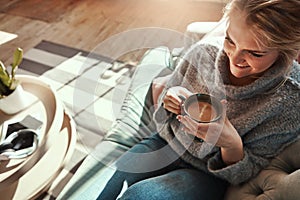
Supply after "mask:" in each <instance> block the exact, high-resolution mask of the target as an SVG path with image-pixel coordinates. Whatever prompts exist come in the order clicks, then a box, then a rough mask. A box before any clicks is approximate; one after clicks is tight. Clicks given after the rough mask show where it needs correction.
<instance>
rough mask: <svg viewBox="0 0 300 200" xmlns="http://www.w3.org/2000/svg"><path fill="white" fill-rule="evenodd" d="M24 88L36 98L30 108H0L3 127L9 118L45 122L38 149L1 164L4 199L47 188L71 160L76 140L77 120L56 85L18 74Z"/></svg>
mask: <svg viewBox="0 0 300 200" xmlns="http://www.w3.org/2000/svg"><path fill="white" fill-rule="evenodd" d="M18 79H19V80H20V81H21V85H22V87H23V89H24V90H25V91H26V92H28V93H30V94H31V95H33V96H35V97H36V100H35V101H34V102H33V103H32V105H30V106H29V107H28V108H27V109H25V110H23V111H21V112H19V113H17V114H15V115H7V114H5V113H3V112H1V111H0V124H1V126H0V130H1V129H3V127H4V125H5V123H6V122H8V121H18V120H21V119H24V118H25V117H26V116H28V115H30V116H31V117H34V118H37V119H38V120H39V121H42V125H41V127H40V129H39V145H38V149H37V150H36V151H35V152H34V153H33V154H32V155H30V156H28V157H26V158H23V159H11V160H8V161H1V163H0V192H1V194H5V195H4V196H3V195H2V196H1V199H30V198H34V197H36V196H37V195H39V194H40V193H41V192H43V191H44V190H46V189H47V187H48V186H49V185H50V184H51V182H52V181H53V180H54V178H55V177H56V176H57V175H58V173H59V172H60V171H61V169H62V168H63V166H64V164H65V163H66V162H67V161H68V160H69V159H70V156H71V155H72V153H73V151H74V148H75V143H76V130H75V123H74V121H73V119H72V118H71V117H70V115H69V114H68V113H67V112H66V110H65V109H64V106H63V104H62V103H61V102H60V101H59V100H58V98H57V96H56V93H55V92H54V90H52V88H51V87H50V86H49V85H47V84H46V83H44V82H43V81H41V80H40V79H39V78H36V77H32V76H28V75H22V76H18Z"/></svg>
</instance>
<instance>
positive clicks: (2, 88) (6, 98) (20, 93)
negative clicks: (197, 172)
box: [0, 48, 28, 114]
mask: <svg viewBox="0 0 300 200" xmlns="http://www.w3.org/2000/svg"><path fill="white" fill-rule="evenodd" d="M22 59H23V50H22V49H21V48H17V49H16V50H15V52H14V55H13V62H12V64H11V70H10V72H9V70H8V69H7V68H6V67H5V65H4V64H3V63H2V62H1V61H0V110H2V111H3V112H5V113H6V114H14V113H17V112H19V111H21V110H23V109H24V108H26V107H27V106H28V103H27V101H28V100H27V97H26V95H25V91H24V90H23V88H22V85H21V84H20V82H19V80H18V79H17V78H16V77H15V75H16V70H17V69H18V66H19V65H20V63H21V62H22Z"/></svg>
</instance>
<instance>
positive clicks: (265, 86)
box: [216, 51, 285, 99]
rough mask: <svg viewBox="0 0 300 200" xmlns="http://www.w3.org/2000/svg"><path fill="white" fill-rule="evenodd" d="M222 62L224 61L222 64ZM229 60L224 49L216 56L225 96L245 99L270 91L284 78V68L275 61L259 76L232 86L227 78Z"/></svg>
mask: <svg viewBox="0 0 300 200" xmlns="http://www.w3.org/2000/svg"><path fill="white" fill-rule="evenodd" d="M224 63H226V64H225V65H224ZM228 66H229V60H228V57H227V55H226V54H225V52H224V51H221V52H220V54H219V56H218V57H217V62H216V67H217V68H218V69H219V71H220V74H221V77H222V79H223V82H224V86H225V90H226V95H227V98H231V99H247V98H251V97H253V96H256V95H260V94H265V93H270V92H272V91H273V90H274V89H275V88H276V87H277V86H278V85H280V84H281V83H282V82H283V81H284V80H285V68H284V67H282V66H279V64H278V63H275V64H274V65H273V66H272V67H270V68H269V69H268V70H267V71H266V72H265V73H264V74H263V75H262V76H261V77H260V78H258V79H256V80H255V81H254V82H252V83H250V84H248V85H245V86H234V85H231V84H230V80H229V68H228Z"/></svg>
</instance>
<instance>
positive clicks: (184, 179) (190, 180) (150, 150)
mask: <svg viewBox="0 0 300 200" xmlns="http://www.w3.org/2000/svg"><path fill="white" fill-rule="evenodd" d="M149 154H150V156H149ZM115 166H116V168H117V170H116V172H115V173H114V175H113V176H112V177H111V179H110V180H109V182H108V183H107V185H106V187H105V188H104V189H103V191H101V193H100V195H99V196H98V199H99V200H109V199H116V198H117V197H118V195H119V194H120V193H121V191H122V193H123V192H124V193H123V195H122V196H121V197H120V199H130V200H134V199H139V200H140V199H143V200H152V199H153V200H154V199H155V200H158V199H164V200H166V199H172V200H176V199H185V200H188V199H198V200H206V199H207V200H214V199H223V196H224V194H225V191H226V188H227V186H228V183H227V182H226V181H223V180H221V179H218V178H216V177H214V176H212V175H210V174H207V173H205V172H202V171H199V170H197V169H194V168H193V167H191V166H190V165H188V164H187V163H185V162H183V161H182V160H181V159H180V158H179V157H178V155H177V154H176V153H175V152H174V151H173V150H172V149H171V148H170V147H169V146H168V145H167V143H166V142H165V141H164V140H163V139H162V138H160V137H159V136H158V134H155V135H153V136H151V137H148V138H145V139H144V140H143V141H141V142H140V143H138V144H136V145H135V146H134V147H133V148H132V149H130V151H128V152H127V153H125V154H124V155H123V156H122V157H120V159H119V160H118V161H117V162H116V165H115ZM136 172H137V173H136ZM124 185H125V186H128V188H125V189H126V190H125V191H124V188H123V186H124Z"/></svg>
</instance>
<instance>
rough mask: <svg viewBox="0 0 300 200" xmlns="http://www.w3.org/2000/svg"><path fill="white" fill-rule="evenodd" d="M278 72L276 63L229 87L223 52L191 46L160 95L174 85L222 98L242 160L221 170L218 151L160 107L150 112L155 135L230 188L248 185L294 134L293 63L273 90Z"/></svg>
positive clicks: (298, 81)
mask: <svg viewBox="0 0 300 200" xmlns="http://www.w3.org/2000/svg"><path fill="white" fill-rule="evenodd" d="M284 69H285V67H283V66H280V63H279V62H278V63H275V64H274V66H272V67H271V68H270V69H268V70H267V71H266V72H265V73H264V75H263V76H262V77H260V78H259V79H257V80H256V81H254V82H253V83H251V84H249V85H246V86H233V85H230V82H229V79H228V76H227V75H228V58H227V56H226V54H225V53H224V52H223V50H222V49H219V48H217V47H214V46H211V45H195V46H194V47H193V48H191V50H190V51H189V52H187V54H186V56H185V57H184V59H183V61H182V62H181V63H179V65H178V67H177V68H176V70H175V71H174V73H173V76H172V78H171V80H170V81H169V82H168V84H167V87H166V90H165V91H164V92H163V93H162V96H163V95H164V93H165V92H166V91H167V89H168V88H170V87H172V86H176V85H180V86H183V87H186V88H187V89H189V90H190V91H192V92H194V93H196V92H202V93H203V92H204V93H210V94H212V95H214V96H217V97H219V98H226V100H227V102H228V103H227V109H226V115H227V117H228V119H229V120H230V122H231V123H232V124H233V126H234V127H235V128H236V130H237V131H238V133H239V134H240V136H241V138H242V140H243V144H244V158H243V159H242V160H241V161H239V162H237V163H235V164H233V165H230V166H225V165H224V163H223V161H222V159H221V154H220V148H218V147H211V148H209V147H210V145H208V144H207V143H205V142H201V141H199V140H194V137H193V136H191V135H190V134H187V133H185V132H183V131H182V130H181V127H180V123H179V122H178V120H176V119H175V118H174V117H173V118H172V117H170V115H169V113H168V112H167V111H166V110H165V109H164V108H163V107H162V106H160V107H159V108H158V109H157V110H156V112H155V113H154V119H155V121H156V124H157V127H158V129H159V130H158V131H159V134H160V136H161V137H162V138H164V139H165V140H166V141H167V142H168V143H169V145H170V146H171V147H172V148H173V149H174V150H175V151H176V152H177V153H178V154H179V155H180V156H181V158H182V159H183V160H185V161H186V162H187V163H190V164H191V165H193V166H194V167H196V168H198V169H200V170H204V171H206V172H208V173H211V174H214V175H215V176H217V177H220V178H222V179H225V180H227V181H228V182H230V183H232V184H239V183H242V182H245V181H247V180H249V179H250V178H252V177H254V176H256V175H257V174H258V172H259V171H260V170H262V169H263V168H265V167H266V166H267V165H268V164H269V162H270V159H271V158H273V157H275V156H277V155H278V154H279V153H280V152H281V151H282V150H283V149H284V148H285V147H286V146H287V145H289V144H291V143H293V142H294V141H296V140H297V139H298V138H299V135H300V112H299V111H300V66H299V65H298V64H297V63H296V62H294V63H293V66H292V68H291V73H290V74H289V75H288V77H287V78H288V79H287V81H286V82H285V83H284V84H283V85H282V86H281V87H277V86H278V85H279V84H280V83H282V80H283V79H284V77H286V75H285V72H284ZM171 116H172V115H171ZM166 119H169V120H166ZM162 122H166V123H162ZM209 134H213V133H209Z"/></svg>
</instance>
